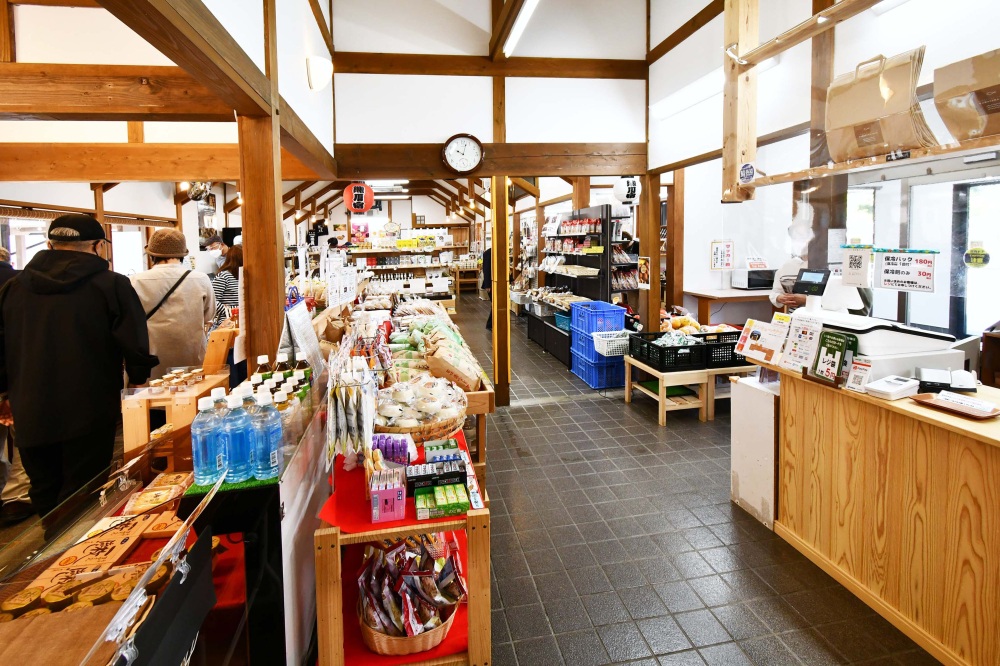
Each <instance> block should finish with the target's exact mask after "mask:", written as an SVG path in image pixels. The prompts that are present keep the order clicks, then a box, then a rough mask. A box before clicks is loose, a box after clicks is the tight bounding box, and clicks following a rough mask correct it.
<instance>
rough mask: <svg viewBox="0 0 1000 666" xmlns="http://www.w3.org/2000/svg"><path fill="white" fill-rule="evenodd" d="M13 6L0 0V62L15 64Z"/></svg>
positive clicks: (7, 1) (6, 1)
mask: <svg viewBox="0 0 1000 666" xmlns="http://www.w3.org/2000/svg"><path fill="white" fill-rule="evenodd" d="M16 52H17V49H16V48H15V44H14V5H13V4H12V3H11V2H10V0H0V62H15V60H16V58H15V57H14V56H15V54H16Z"/></svg>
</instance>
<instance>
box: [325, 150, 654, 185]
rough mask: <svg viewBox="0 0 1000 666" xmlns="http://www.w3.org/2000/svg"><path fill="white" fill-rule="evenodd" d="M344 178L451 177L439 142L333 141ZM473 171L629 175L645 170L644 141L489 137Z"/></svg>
mask: <svg viewBox="0 0 1000 666" xmlns="http://www.w3.org/2000/svg"><path fill="white" fill-rule="evenodd" d="M334 152H335V153H336V155H337V172H338V174H339V175H340V177H342V178H410V179H422V178H423V179H436V178H443V179H447V178H452V177H454V174H453V173H451V172H450V171H448V169H447V168H445V166H444V165H443V164H442V163H441V146H440V144H422V143H416V144H337V146H336V148H335V151H334ZM484 152H485V159H484V161H483V166H482V167H481V168H480V169H479V170H478V171H477V172H476V176H477V177H483V176H491V175H494V174H503V173H511V172H513V173H530V174H533V175H535V176H563V175H565V176H578V175H580V174H584V175H589V176H627V175H630V174H635V173H642V172H645V171H646V144H645V143H505V144H500V143H489V144H486V145H485V146H484Z"/></svg>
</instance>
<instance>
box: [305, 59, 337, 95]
mask: <svg viewBox="0 0 1000 666" xmlns="http://www.w3.org/2000/svg"><path fill="white" fill-rule="evenodd" d="M306 80H307V81H308V83H309V90H322V89H323V88H326V87H327V86H328V85H330V82H331V81H333V63H332V62H330V59H329V58H324V57H323V56H309V57H308V58H306Z"/></svg>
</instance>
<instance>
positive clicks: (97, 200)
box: [90, 183, 115, 270]
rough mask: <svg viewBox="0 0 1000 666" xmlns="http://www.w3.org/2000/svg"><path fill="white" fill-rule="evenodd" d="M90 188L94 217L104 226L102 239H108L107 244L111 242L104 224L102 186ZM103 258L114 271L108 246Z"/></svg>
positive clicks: (112, 255)
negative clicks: (92, 197)
mask: <svg viewBox="0 0 1000 666" xmlns="http://www.w3.org/2000/svg"><path fill="white" fill-rule="evenodd" d="M90 188H91V189H92V190H93V191H94V217H95V218H97V221H98V222H100V223H101V225H103V226H104V237H105V238H107V239H108V242H112V240H111V225H110V224H104V184H103V183H93V184H91V186H90ZM104 258H105V259H107V260H108V265H109V266H110V267H111V270H114V269H115V258H114V253H113V252H112V251H111V246H110V245H105V246H104Z"/></svg>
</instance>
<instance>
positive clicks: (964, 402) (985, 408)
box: [938, 391, 997, 412]
mask: <svg viewBox="0 0 1000 666" xmlns="http://www.w3.org/2000/svg"><path fill="white" fill-rule="evenodd" d="M938 399H939V400H945V401H947V402H950V403H952V404H955V405H961V406H963V407H969V408H971V409H978V410H979V411H981V412H992V411H993V410H994V409H996V408H997V406H996V405H995V404H993V403H992V402H989V401H987V400H979V399H977V398H970V397H969V396H967V395H961V394H960V393H952V392H951V391H941V392H940V393H938Z"/></svg>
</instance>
